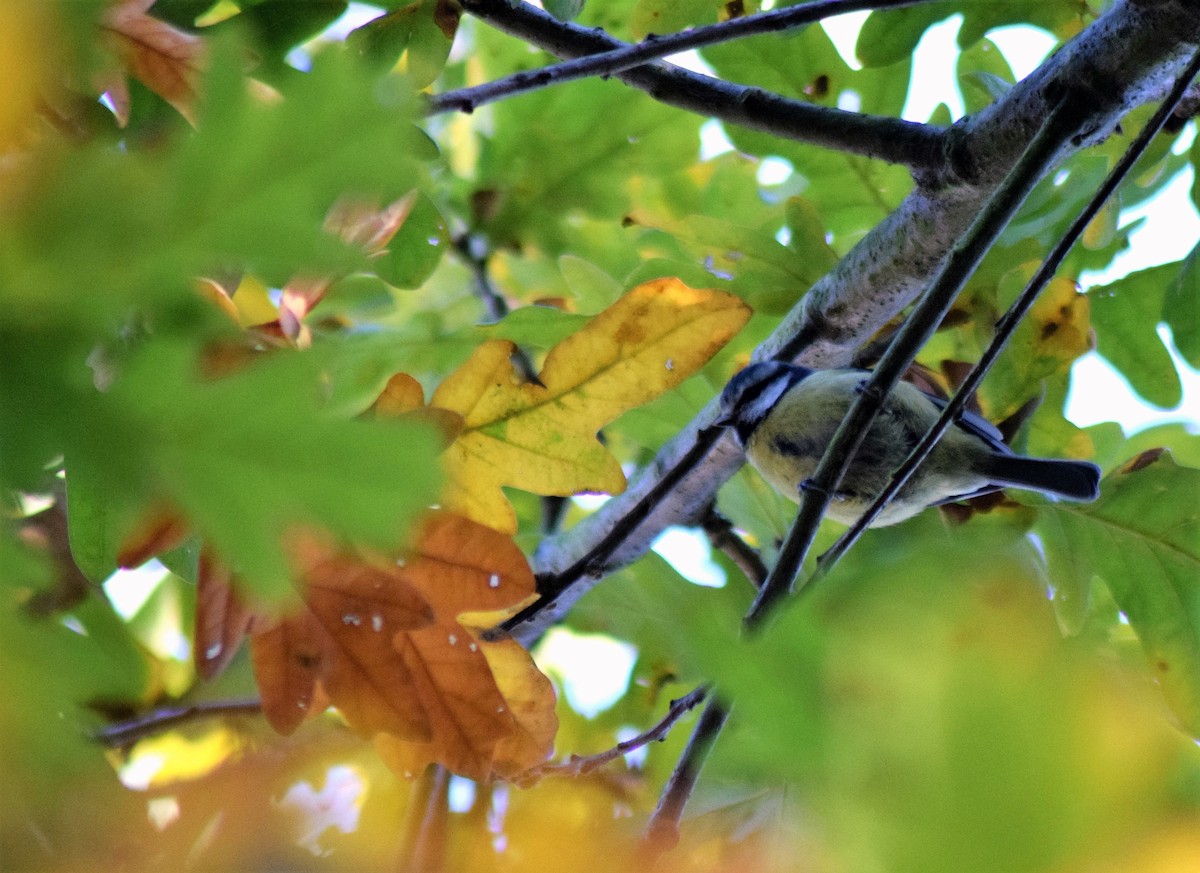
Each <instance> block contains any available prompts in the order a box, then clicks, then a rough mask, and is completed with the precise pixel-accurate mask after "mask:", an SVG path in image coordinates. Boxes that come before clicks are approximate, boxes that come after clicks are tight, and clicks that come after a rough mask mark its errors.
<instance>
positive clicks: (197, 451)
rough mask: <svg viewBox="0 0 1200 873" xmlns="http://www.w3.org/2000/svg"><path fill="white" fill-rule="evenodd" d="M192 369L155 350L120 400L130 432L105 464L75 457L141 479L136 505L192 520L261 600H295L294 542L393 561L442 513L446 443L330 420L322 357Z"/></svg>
mask: <svg viewBox="0 0 1200 873" xmlns="http://www.w3.org/2000/svg"><path fill="white" fill-rule="evenodd" d="M191 369H192V367H191V365H190V362H189V356H188V354H187V353H181V352H180V351H178V350H171V349H167V348H165V347H162V346H161V345H156V346H152V347H150V348H148V349H147V350H146V351H145V352H143V353H142V354H141V355H139V356H138V357H137V358H136V359H135V360H134V361H133V362H132V365H131V366H130V368H129V371H128V373H127V374H126V375H125V376H124V377H123V378H122V379H121V380H120V381H119V382H118V383H117V385H116V386H115V387H114V389H113V391H112V392H111V393H110V395H109V397H110V398H111V403H112V411H113V413H114V415H113V419H114V421H118V422H120V425H115V424H110V425H109V426H110V427H118V426H119V427H120V430H118V431H114V432H110V433H103V432H102V433H100V434H99V435H98V436H99V437H100V438H101V444H102V445H107V446H108V451H104V452H99V453H98V452H96V451H95V450H94V449H93V448H92V447H91V446H90V445H89V446H88V447H86V448H85V447H82V446H80V447H76V451H75V452H74V453H72V454H70V455H68V457H69V458H71V457H74V458H76V459H77V462H78V463H79V464H91V465H94V467H95V468H96V469H102V470H104V471H105V472H109V471H111V469H112V468H113V467H114V466H116V467H120V466H122V465H123V466H126V467H127V468H130V469H136V470H137V471H138V472H139V474H140V475H139V476H138V477H137V478H136V479H133V480H132V481H127V482H124V483H122V485H123V488H124V489H125V492H126V494H128V495H129V496H141V497H142V498H143V499H150V500H152V501H155V502H166V503H167V505H169V506H173V507H175V508H177V509H178V510H179V511H181V512H182V513H183V514H184V515H185V516H186V517H187V518H188V520H189V521H190V522H191V523H192V524H193V525H194V526H195V528H196V529H197V531H198V532H199V533H200V534H201V536H202V537H203V538H204V539H205V540H206V541H207V542H209V543H210V544H211V545H212V546H213V548H214V550H215V551H216V553H217V554H218V555H219V556H220V557H221V558H222V559H223V560H225V561H226V562H227V563H228V564H229V565H230V566H232V567H233V568H234V570H235V571H236V572H238V573H239V574H240V576H241V578H242V579H243V580H244V581H245V582H246V584H247V585H248V586H249V587H250V588H251V590H253V591H254V592H255V593H256V594H257V595H259V596H260V597H263V598H278V597H280V596H282V595H283V594H284V593H286V592H287V591H288V590H289V587H290V586H289V583H288V579H289V572H288V564H287V559H286V555H285V552H284V537H285V535H286V534H287V533H289V531H291V530H292V529H293V528H295V527H297V526H303V525H314V526H317V527H319V528H321V529H324V530H327V531H329V532H330V533H331V534H333V535H334V536H337V537H341V538H345V539H347V540H353V541H354V542H358V543H363V544H368V545H373V546H375V547H379V548H393V547H395V546H396V545H397V544H398V543H399V542H400V540H401V538H402V537H403V535H404V532H405V523H406V521H407V519H408V518H409V517H410V516H411V515H412V514H413V513H414V512H416V511H418V510H419V509H421V508H422V507H424V506H425V505H427V504H428V503H429V502H431V501H432V500H433V499H434V497H435V495H436V486H437V478H438V477H437V467H438V465H437V462H436V460H435V459H436V456H437V453H438V450H439V445H438V438H437V436H436V435H435V434H433V433H432V432H431V430H430V429H429V428H427V427H425V426H422V425H419V424H417V423H400V422H381V423H374V422H359V421H340V420H337V419H334V418H332V417H330V416H329V415H328V413H326V412H325V411H324V410H322V409H321V407H320V405H319V404H318V402H317V398H318V397H319V392H318V386H319V384H320V381H321V372H322V371H321V368H320V367H319V362H318V361H317V360H315V359H314V356H313V355H311V354H305V355H281V356H277V357H273V359H271V360H267V361H264V362H261V363H259V364H257V365H255V366H254V367H252V368H250V369H249V370H246V371H245V372H242V373H239V374H237V375H235V376H231V377H228V378H225V379H222V380H219V381H216V382H202V381H198V380H197V379H196V378H195V377H194V376H192V375H191ZM118 434H120V435H122V437H121V438H118V436H117V435H118ZM72 466H74V464H72ZM76 469H78V468H76ZM70 475H72V474H71V472H70V471H69V472H68V476H70ZM76 475H78V473H77V474H76ZM110 481H112V480H111V478H110ZM115 496H116V497H117V498H118V499H120V498H121V497H122V496H123V495H121V494H119V493H118V494H117V495H115ZM118 505H120V504H118ZM89 521H91V519H87V518H85V519H83V521H82V522H81V523H84V524H86V523H88V522H89ZM72 522H73V523H74V519H72Z"/></svg>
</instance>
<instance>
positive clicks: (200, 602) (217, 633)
mask: <svg viewBox="0 0 1200 873" xmlns="http://www.w3.org/2000/svg"><path fill="white" fill-rule="evenodd" d="M232 576H233V574H232V573H231V572H230V571H229V568H228V567H225V566H224V565H222V564H221V563H220V562H219V561H217V560H216V558H214V557H213V555H212V554H211V553H210V552H209V550H208V549H207V548H206V549H204V550H203V551H201V552H200V565H199V568H198V569H197V572H196V630H195V637H194V639H193V645H192V654H193V659H194V661H195V664H196V672H197V673H198V674H199V675H200V676H202V677H204V678H205V679H213V678H215V677H216V676H218V675H220V673H221V671H222V670H224V669H225V668H226V667H227V666H228V665H229V662H230V661H231V660H233V656H234V655H236V654H237V650H238V647H239V646H240V645H241V644H242V640H243V639H244V638H245V636H246V634H247V633H248V632H249V630H250V625H251V623H252V622H253V621H254V611H253V610H252V609H250V607H249V606H247V605H246V604H245V603H243V602H242V599H241V598H240V597H238V595H237V593H236V592H235V591H234V590H233V586H232V584H231V581H232Z"/></svg>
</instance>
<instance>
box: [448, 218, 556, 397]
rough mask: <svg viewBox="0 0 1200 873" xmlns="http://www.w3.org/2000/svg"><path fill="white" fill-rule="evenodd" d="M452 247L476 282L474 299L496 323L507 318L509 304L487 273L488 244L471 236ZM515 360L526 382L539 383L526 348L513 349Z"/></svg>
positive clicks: (462, 238) (535, 369)
mask: <svg viewBox="0 0 1200 873" xmlns="http://www.w3.org/2000/svg"><path fill="white" fill-rule="evenodd" d="M452 245H453V248H454V251H455V252H457V253H458V256H459V258H461V259H462V261H463V263H464V264H466V265H467V268H468V269H470V271H471V277H472V279H474V287H475V296H476V297H478V298H479V301H480V302H481V303H482V304H483V309H484V311H485V312H486V313H487V317H488V319H490V320H491V321H493V322H496V321H499V320H500V319H502V318H504V316H506V315H508V313H509V306H508V302H507V301H506V300H505V299H504V296H503V295H502V294H501V293H500V292H499V291H498V290H497V289H496V285H495V283H494V282H492V276H491V274H490V273H489V272H488V251H487V247H486V245H484V244H483V242H482V241H481V240H480V239H479V238H478V237H475V236H471V235H464V236H461V237H458V238H457V239H455V240H454V242H453V243H452ZM512 360H513V365H514V366H515V367H516V368H517V370H519V371H520V374H521V378H522V379H524V380H525V381H526V382H535V383H536V382H538V373H537V368H536V367H534V366H533V361H531V360H530V359H529V355H527V354H525V351H524V349H522V348H520V347H519V346H517V347H514V350H513V354H512Z"/></svg>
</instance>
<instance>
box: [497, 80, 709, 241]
mask: <svg viewBox="0 0 1200 873" xmlns="http://www.w3.org/2000/svg"><path fill="white" fill-rule="evenodd" d="M596 118H606V119H609V120H610V121H611V123H607V124H603V125H596V124H595V121H594V120H595V119H596ZM699 129H700V120H699V119H698V118H697V117H696V116H694V115H691V114H689V113H685V112H681V111H677V110H673V109H665V108H663V107H662V106H657V105H655V104H654V103H653V101H647V100H645V99H644V98H643V97H642V96H641V95H639V94H636V93H634V92H633V91H631V90H629V89H627V88H624V87H618V86H616V85H614V84H613V83H608V82H599V81H595V80H587V81H583V82H575V83H570V84H567V85H564V86H562V87H557V88H549V89H545V90H542V91H538V92H536V93H533V94H529V95H524V96H521V97H518V98H516V99H513V100H507V101H505V102H504V103H502V104H500V105H498V106H496V107H495V126H494V133H493V134H492V136H491V137H490V138H488V139H487V140H485V141H484V142H483V144H482V148H481V152H480V157H479V165H478V170H477V179H476V190H477V191H478V192H487V193H488V194H489V197H491V198H492V199H493V203H494V206H493V208H492V209H491V210H490V214H488V215H487V216H486V217H485V219H484V222H483V224H484V228H483V229H485V230H486V231H487V233H488V234H489V235H490V236H491V238H492V240H493V243H494V244H495V245H496V246H503V245H507V244H517V243H520V244H522V245H524V244H529V245H535V246H538V247H540V248H541V249H543V250H544V251H545V252H546V253H548V254H549V255H551V256H552V257H557V256H558V255H560V254H563V253H566V252H571V253H573V254H577V255H580V256H582V257H587V256H588V252H587V250H586V248H584V247H585V246H586V245H587V243H586V239H587V234H585V233H581V232H576V231H575V230H574V229H573V228H574V226H577V225H576V223H575V221H574V220H571V221H568V220H564V219H565V218H566V217H567V216H587V217H590V218H596V219H602V220H604V221H605V222H606V223H608V224H609V225H610V226H615V225H617V224H619V222H620V220H621V219H622V218H623V217H624V216H625V214H626V213H627V211H628V210H629V209H630V206H631V202H632V194H633V192H634V191H635V190H637V189H638V188H639V187H640V186H641V185H642V184H643V183H644V181H645V180H646V179H658V178H662V177H663V176H665V175H667V174H670V173H674V172H677V171H679V170H682V169H683V168H685V167H690V166H691V165H692V164H694V163H695V161H696V155H697V154H698V152H699V148H700V137H699ZM531 142H537V143H539V147H538V148H537V149H530V148H529V144H530V143H531ZM577 238H578V239H579V240H580V243H579V244H578V245H577V244H575V240H576V239H577Z"/></svg>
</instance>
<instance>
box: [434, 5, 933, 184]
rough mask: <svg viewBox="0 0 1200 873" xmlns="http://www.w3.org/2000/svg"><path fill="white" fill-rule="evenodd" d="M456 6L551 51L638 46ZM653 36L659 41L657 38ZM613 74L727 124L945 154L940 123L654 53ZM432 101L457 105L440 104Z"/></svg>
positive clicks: (496, 9)
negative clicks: (725, 74)
mask: <svg viewBox="0 0 1200 873" xmlns="http://www.w3.org/2000/svg"><path fill="white" fill-rule="evenodd" d="M863 5H864V6H867V5H881V4H878V3H876V4H863ZM462 7H463V9H464V10H466V11H467V12H469V13H471V14H472V15H474V16H475V17H477V18H479V19H481V20H483V21H485V22H487V23H488V24H490V25H492V26H493V27H495V28H497V29H499V30H503V31H504V32H505V33H509V34H512V35H513V36H517V37H520V38H521V39H523V40H525V41H526V42H529V43H532V44H533V45H536V46H540V47H541V48H543V49H545V50H546V51H549V52H550V53H552V54H555V55H558V56H559V57H564V58H581V57H584V56H587V55H599V56H603V55H605V54H606V53H610V52H612V53H615V52H616V51H633V50H636V49H638V48H639V47H638V46H630V45H629V44H628V43H625V42H622V41H621V40H619V39H615V38H614V37H611V36H609V35H607V34H605V33H603V32H598V31H595V30H589V29H587V28H583V27H579V26H577V25H573V24H566V23H564V22H561V21H558V20H556V19H554V18H552V17H551V16H549V15H547V14H546V13H544V12H542V11H541V10H540V9H537V8H536V7H534V6H532V5H530V4H528V3H524V2H519V3H515V4H513V3H510V2H508V0H462ZM768 14H771V13H768ZM739 20H748V19H739ZM731 23H732V22H726V24H731ZM697 30H701V28H697ZM694 32H695V31H688V33H694ZM655 42H656V43H661V42H663V40H657V41H655ZM643 45H644V44H643ZM546 69H547V70H549V69H553V67H550V68H546ZM518 75H521V76H525V77H530V78H532V79H534V80H536V79H538V78H539V77H543V78H544V77H548V79H547V81H546V82H545V83H544V84H552V81H551V79H552V77H553V75H554V74H550V73H547V72H546V70H537V71H534V72H532V73H527V74H518ZM616 78H618V79H620V80H621V81H622V82H624V83H625V84H627V85H631V86H633V87H634V88H638V89H640V90H642V91H645V92H647V93H648V94H649V95H650V96H651V97H653V98H654V99H655V100H658V101H660V102H662V103H666V104H668V105H670V106H676V107H679V108H681V109H687V110H689V111H691V112H695V113H697V114H699V115H703V116H705V117H712V118H719V119H721V120H722V121H725V122H728V123H730V124H738V125H741V126H742V127H746V128H749V129H751V130H759V131H763V132H765V133H770V134H773V135H775V136H778V137H781V138H783V139H790V140H799V141H801V142H807V143H813V144H815V145H820V146H825V147H827V148H835V149H839V150H841V151H846V152H851V153H854V154H860V155H864V156H866V157H870V158H878V159H880V160H883V161H888V162H890V163H896V164H904V165H905V166H907V167H910V168H911V169H912V170H913V171H914V172H917V173H924V172H935V171H937V170H939V169H940V168H941V166H942V165H943V163H944V162H945V158H944V155H943V151H942V146H943V144H944V130H943V129H941V128H937V127H932V126H929V125H924V124H917V123H915V122H911V121H902V120H901V119H898V118H890V117H884V116H871V115H863V114H861V113H856V112H846V111H843V110H841V109H833V108H830V107H825V106H814V105H813V104H811V103H806V102H804V101H803V100H790V99H788V98H786V97H781V96H779V95H778V94H772V93H771V92H769V91H764V90H763V89H761V88H752V87H749V86H746V85H734V84H730V83H729V82H723V81H721V80H720V79H714V78H712V77H711V76H703V75H700V74H699V73H692V72H689V71H687V70H682V69H680V68H678V67H674V66H671V65H670V64H666V63H663V62H661V61H659V62H655V63H652V64H645V65H642V66H639V67H634V68H633V69H628V70H625V71H624V72H621V73H617V74H616ZM484 87H486V86H484ZM452 95H455V96H452ZM500 96H503V95H500ZM491 99H498V97H493V98H491ZM439 101H445V102H447V103H450V104H457V105H443V103H442V102H439ZM431 106H432V107H433V110H432V111H435V112H441V111H445V110H446V109H450V108H459V109H463V110H464V111H470V109H472V108H474V105H473V104H472V103H471V100H470V98H469V97H465V96H463V94H462V92H458V93H457V95H456V94H455V92H450V93H449V94H446V95H442V97H440V98H434V100H433V102H432V103H431Z"/></svg>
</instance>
